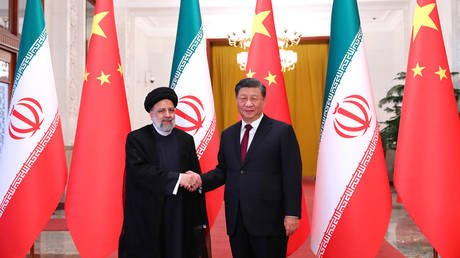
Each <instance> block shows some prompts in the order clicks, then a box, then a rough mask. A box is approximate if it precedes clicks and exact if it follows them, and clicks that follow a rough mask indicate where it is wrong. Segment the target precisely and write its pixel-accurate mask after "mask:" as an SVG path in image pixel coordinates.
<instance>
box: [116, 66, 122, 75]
mask: <svg viewBox="0 0 460 258" xmlns="http://www.w3.org/2000/svg"><path fill="white" fill-rule="evenodd" d="M117 71H118V72H120V75H121V76H123V68H122V67H121V64H118V69H117Z"/></svg>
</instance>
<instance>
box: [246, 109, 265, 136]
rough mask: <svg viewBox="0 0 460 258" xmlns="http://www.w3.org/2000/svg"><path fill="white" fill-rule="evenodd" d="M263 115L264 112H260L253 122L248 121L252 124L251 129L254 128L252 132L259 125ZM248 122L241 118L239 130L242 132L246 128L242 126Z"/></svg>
mask: <svg viewBox="0 0 460 258" xmlns="http://www.w3.org/2000/svg"><path fill="white" fill-rule="evenodd" d="M263 117H264V114H263V113H262V115H261V116H260V117H259V118H257V120H255V121H254V122H252V123H250V125H251V126H252V129H254V131H253V132H255V131H257V128H258V127H259V125H260V121H262V118H263ZM247 124H248V123H246V122H244V120H243V119H241V131H242V132H244V130H246V129H245V128H244V127H245V126H246V125H247Z"/></svg>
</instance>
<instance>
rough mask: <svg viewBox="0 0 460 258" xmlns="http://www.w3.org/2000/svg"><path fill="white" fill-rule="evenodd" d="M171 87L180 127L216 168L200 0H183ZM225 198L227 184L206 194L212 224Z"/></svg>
mask: <svg viewBox="0 0 460 258" xmlns="http://www.w3.org/2000/svg"><path fill="white" fill-rule="evenodd" d="M169 87H170V88H172V89H174V91H175V92H176V94H177V96H178V97H179V103H178V105H177V109H176V127H177V128H179V129H181V130H184V131H186V132H187V133H189V134H190V135H192V136H193V139H194V140H195V147H196V154H197V156H198V159H199V161H200V167H201V171H203V172H207V171H210V170H212V169H214V168H215V167H216V165H217V152H218V151H219V134H218V133H217V124H216V112H215V110H214V97H213V95H212V87H211V79H210V75H209V66H208V59H207V55H206V41H205V38H204V37H203V25H202V23H201V13H200V4H199V1H198V0H182V1H181V5H180V12H179V23H178V26H177V36H176V47H175V50H174V59H173V65H172V69H171V80H170V84H169ZM223 199H224V187H220V188H218V189H216V190H214V191H211V192H208V193H206V209H207V214H208V220H209V225H210V226H212V225H213V224H214V221H215V219H216V217H217V215H218V213H219V210H220V207H221V205H222V201H223Z"/></svg>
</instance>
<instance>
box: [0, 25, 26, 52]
mask: <svg viewBox="0 0 460 258" xmlns="http://www.w3.org/2000/svg"><path fill="white" fill-rule="evenodd" d="M20 40H21V39H20V38H19V37H18V36H17V35H15V34H12V33H11V32H9V31H8V30H6V29H4V28H0V48H1V49H3V50H6V51H10V52H18V51H19V42H20Z"/></svg>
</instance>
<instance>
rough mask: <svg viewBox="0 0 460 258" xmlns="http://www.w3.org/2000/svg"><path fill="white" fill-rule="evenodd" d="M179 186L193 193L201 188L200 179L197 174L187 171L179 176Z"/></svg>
mask: <svg viewBox="0 0 460 258" xmlns="http://www.w3.org/2000/svg"><path fill="white" fill-rule="evenodd" d="M179 184H180V186H181V187H184V188H185V189H187V190H189V191H191V192H193V191H195V190H196V189H198V188H200V187H201V177H200V175H199V174H197V173H195V172H193V171H190V170H189V171H187V172H186V173H184V174H182V175H181V178H180V182H179Z"/></svg>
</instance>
